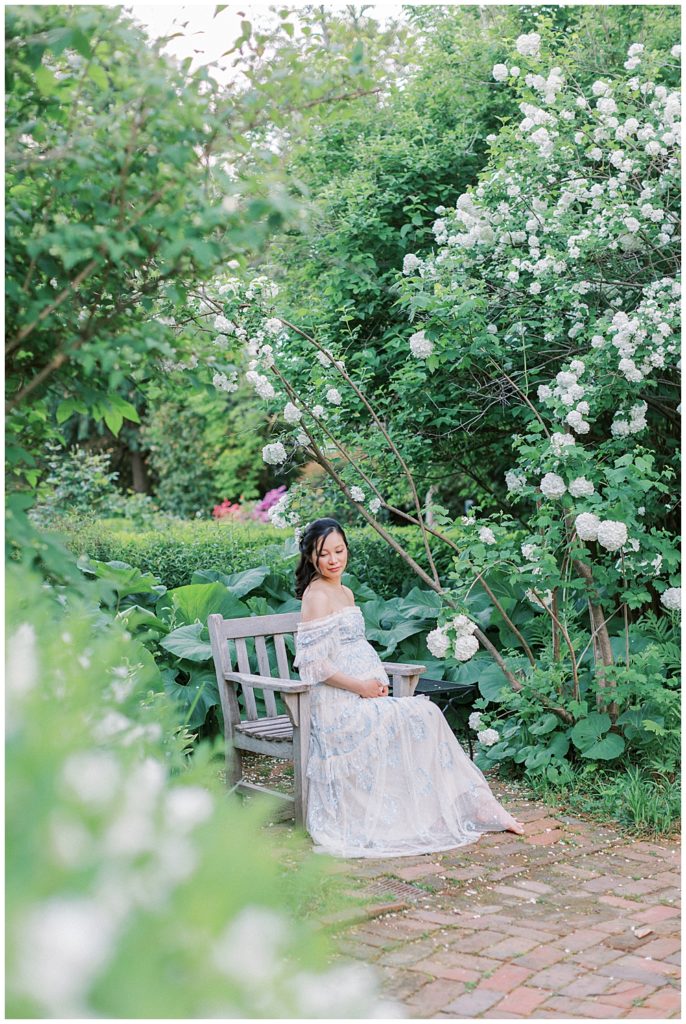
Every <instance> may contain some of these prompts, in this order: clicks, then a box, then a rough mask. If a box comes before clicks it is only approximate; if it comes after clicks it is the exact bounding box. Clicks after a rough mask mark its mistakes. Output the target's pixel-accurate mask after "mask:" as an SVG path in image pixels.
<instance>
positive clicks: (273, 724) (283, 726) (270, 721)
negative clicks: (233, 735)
mask: <svg viewBox="0 0 686 1024" xmlns="http://www.w3.org/2000/svg"><path fill="white" fill-rule="evenodd" d="M236 732H242V733H245V734H246V735H249V736H271V735H274V734H277V733H279V732H281V733H283V734H284V735H287V736H292V735H293V726H292V724H291V720H290V718H289V717H288V715H277V717H276V718H258V719H257V721H256V722H241V724H240V725H237V726H236Z"/></svg>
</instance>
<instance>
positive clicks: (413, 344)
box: [410, 330, 434, 359]
mask: <svg viewBox="0 0 686 1024" xmlns="http://www.w3.org/2000/svg"><path fill="white" fill-rule="evenodd" d="M410 350H411V352H412V355H413V356H414V357H415V358H416V359H428V358H429V356H430V355H431V354H432V352H433V350H434V343H433V341H431V340H430V339H429V338H427V337H426V334H425V333H424V330H421V331H415V333H414V334H412V335H411V336H410Z"/></svg>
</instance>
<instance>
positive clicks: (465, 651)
mask: <svg viewBox="0 0 686 1024" xmlns="http://www.w3.org/2000/svg"><path fill="white" fill-rule="evenodd" d="M478 650H479V641H478V640H477V638H476V637H475V636H469V635H465V636H458V637H457V639H456V640H455V646H454V647H453V654H454V655H455V658H456V659H457V661H469V659H470V658H473V657H474V655H475V654H476V652H477V651H478Z"/></svg>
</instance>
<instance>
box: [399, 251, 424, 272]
mask: <svg viewBox="0 0 686 1024" xmlns="http://www.w3.org/2000/svg"><path fill="white" fill-rule="evenodd" d="M421 265H422V261H421V260H420V259H419V257H418V256H415V254H414V253H413V252H408V254H407V255H406V256H405V258H404V259H403V274H413V273H414V271H415V270H418V269H419V267H421Z"/></svg>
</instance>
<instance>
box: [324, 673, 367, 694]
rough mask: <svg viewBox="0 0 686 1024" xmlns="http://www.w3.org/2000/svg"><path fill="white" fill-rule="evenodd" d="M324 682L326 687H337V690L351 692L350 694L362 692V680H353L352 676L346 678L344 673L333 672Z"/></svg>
mask: <svg viewBox="0 0 686 1024" xmlns="http://www.w3.org/2000/svg"><path fill="white" fill-rule="evenodd" d="M324 682H325V683H326V685H327V686H337V687H338V689H339V690H351V691H352V693H357V694H360V693H361V692H362V680H361V679H355V678H354V676H347V675H346V674H345V672H334V673H333V675H330V676H329V678H328V679H325V680H324Z"/></svg>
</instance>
